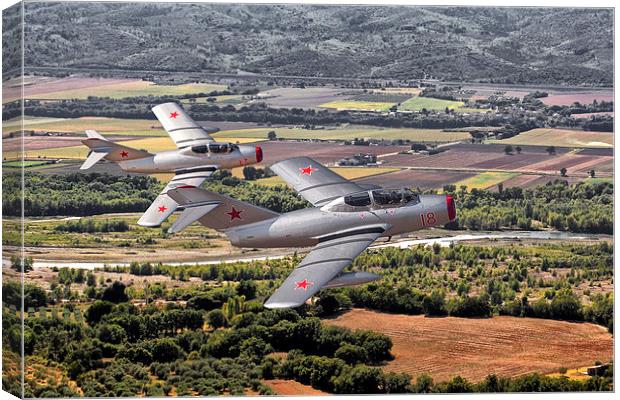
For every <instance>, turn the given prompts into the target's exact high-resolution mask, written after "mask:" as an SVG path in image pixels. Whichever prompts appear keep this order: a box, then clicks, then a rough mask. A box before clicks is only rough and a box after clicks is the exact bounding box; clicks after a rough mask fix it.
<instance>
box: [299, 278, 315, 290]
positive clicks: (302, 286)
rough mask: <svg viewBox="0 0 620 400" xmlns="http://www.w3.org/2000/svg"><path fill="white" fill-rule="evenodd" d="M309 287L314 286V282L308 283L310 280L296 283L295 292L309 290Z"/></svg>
mask: <svg viewBox="0 0 620 400" xmlns="http://www.w3.org/2000/svg"><path fill="white" fill-rule="evenodd" d="M308 286H314V282H308V279H307V278H306V279H304V280H303V281H299V282H295V290H297V289H303V290H308Z"/></svg>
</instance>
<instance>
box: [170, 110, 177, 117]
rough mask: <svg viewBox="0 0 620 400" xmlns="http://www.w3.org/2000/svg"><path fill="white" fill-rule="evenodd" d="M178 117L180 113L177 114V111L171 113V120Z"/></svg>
mask: <svg viewBox="0 0 620 400" xmlns="http://www.w3.org/2000/svg"><path fill="white" fill-rule="evenodd" d="M178 116H179V113H178V112H176V111H175V112H171V113H170V118H176V117H178Z"/></svg>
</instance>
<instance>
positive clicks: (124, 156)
mask: <svg viewBox="0 0 620 400" xmlns="http://www.w3.org/2000/svg"><path fill="white" fill-rule="evenodd" d="M121 157H122V158H126V157H129V153H127V152H126V151H125V150H123V151H121Z"/></svg>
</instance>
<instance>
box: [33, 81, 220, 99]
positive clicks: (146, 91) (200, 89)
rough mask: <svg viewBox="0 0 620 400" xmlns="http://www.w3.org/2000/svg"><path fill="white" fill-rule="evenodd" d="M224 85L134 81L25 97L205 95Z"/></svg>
mask: <svg viewBox="0 0 620 400" xmlns="http://www.w3.org/2000/svg"><path fill="white" fill-rule="evenodd" d="M225 89H226V86H225V85H218V84H211V83H186V84H182V85H158V84H155V83H153V82H147V81H141V80H135V81H127V82H121V83H112V84H105V83H103V84H101V85H100V86H90V87H84V88H74V89H69V90H59V91H57V92H51V93H40V94H33V95H29V96H27V98H29V99H85V98H87V97H88V96H98V97H110V98H113V99H120V98H123V97H137V96H163V95H182V94H190V93H207V92H212V91H214V90H225Z"/></svg>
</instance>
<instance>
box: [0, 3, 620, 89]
mask: <svg viewBox="0 0 620 400" xmlns="http://www.w3.org/2000/svg"><path fill="white" fill-rule="evenodd" d="M14 26H15V25H14ZM4 34H5V35H10V34H11V32H10V30H7V31H5V32H4ZM26 63H27V65H28V66H65V67H91V66H96V67H110V68H127V69H137V70H149V69H151V70H154V69H157V70H191V71H210V72H236V71H238V70H242V71H249V72H256V73H262V74H274V75H301V76H332V77H333V76H338V77H340V76H344V77H349V76H352V77H370V76H372V77H387V78H421V77H424V76H432V77H437V78H441V79H445V80H456V81H484V82H502V83H553V84H574V85H580V84H587V85H611V84H612V81H613V11H612V10H611V9H543V8H540V9H521V8H462V7H446V8H432V7H403V6H389V7H370V6H360V7H351V6H334V7H332V6H304V5H212V4H139V3H136V4H104V3H27V4H26ZM6 66H7V65H6V63H5V67H6Z"/></svg>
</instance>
